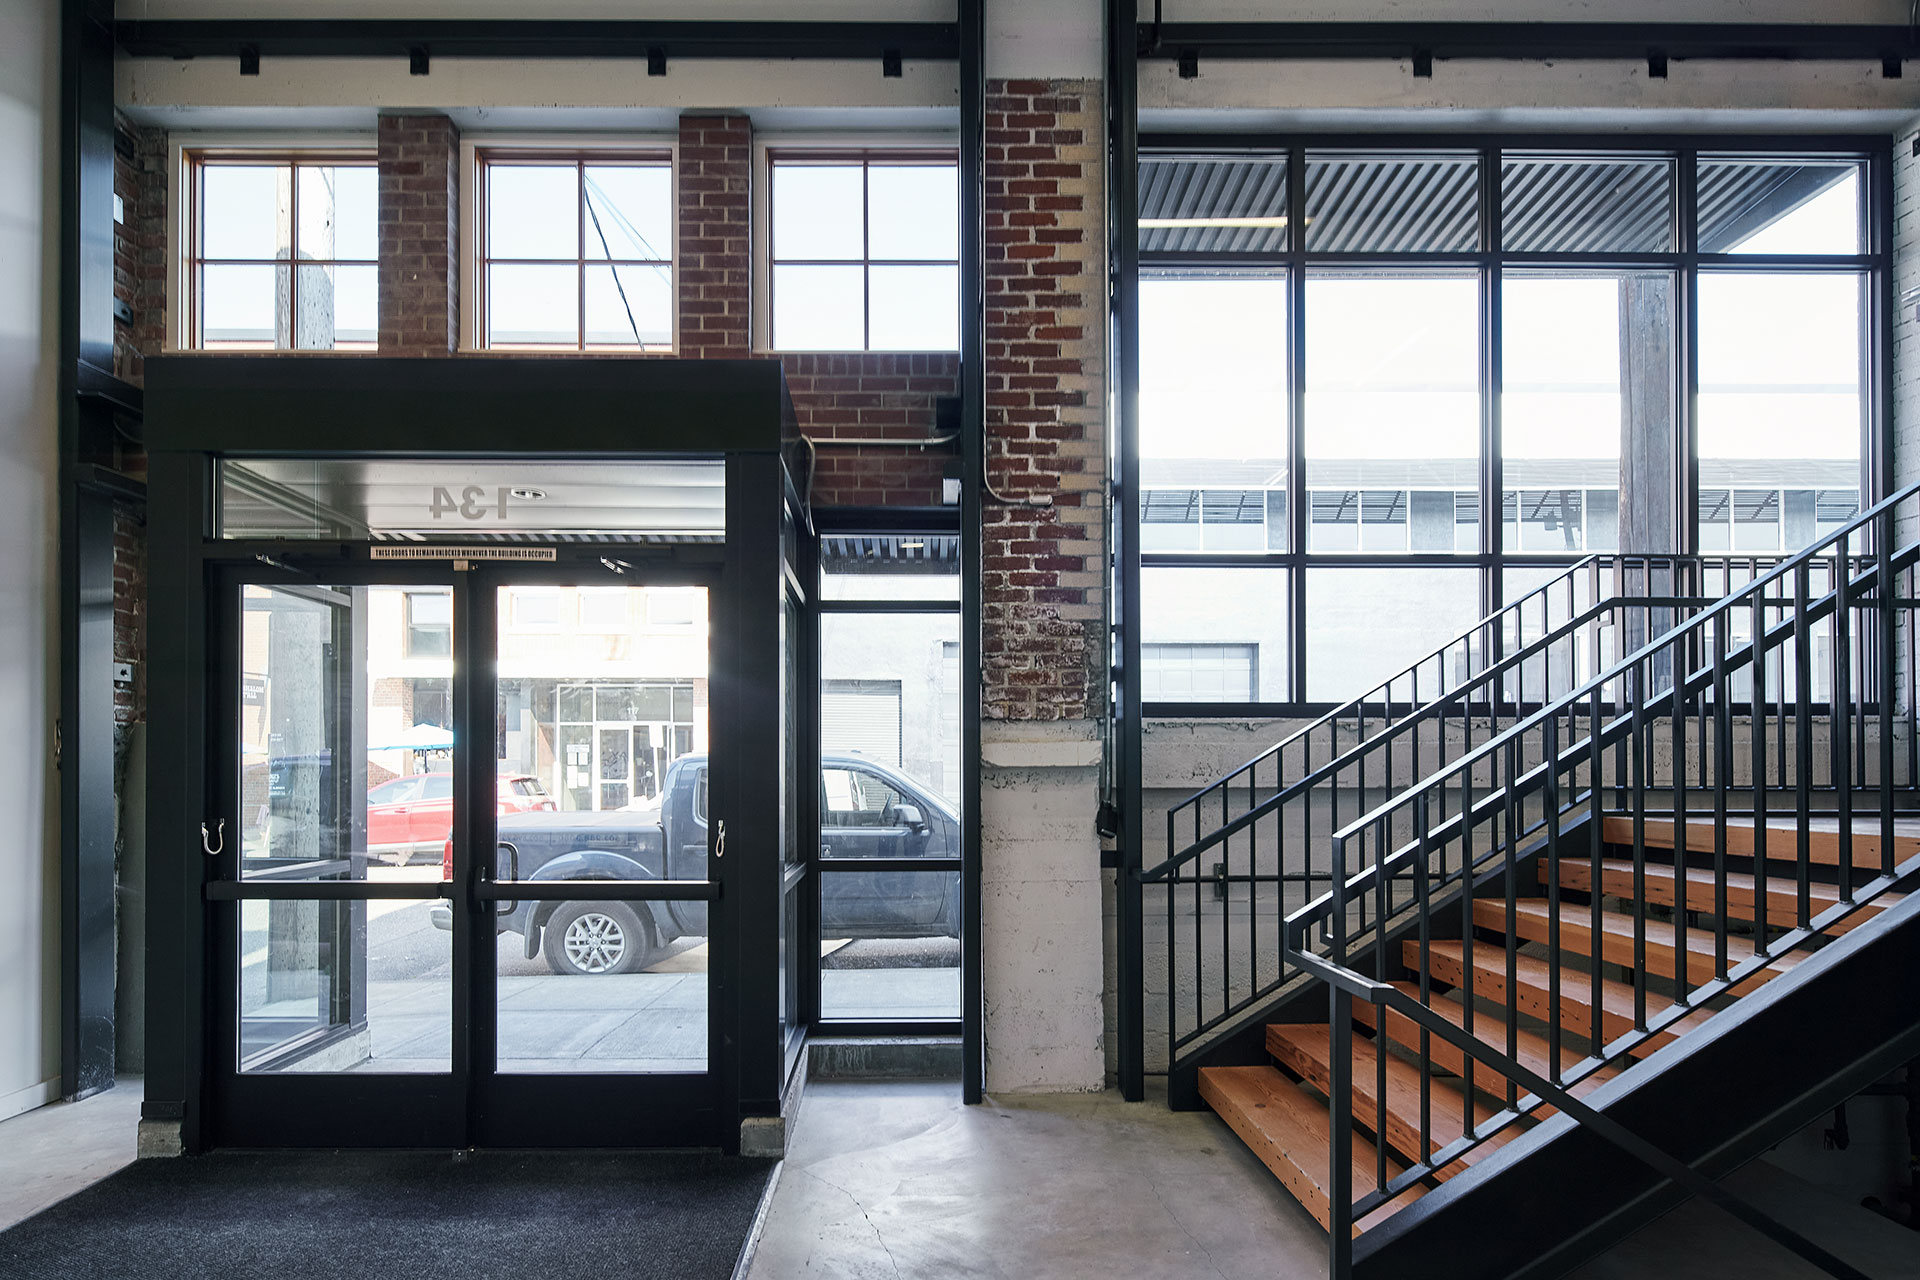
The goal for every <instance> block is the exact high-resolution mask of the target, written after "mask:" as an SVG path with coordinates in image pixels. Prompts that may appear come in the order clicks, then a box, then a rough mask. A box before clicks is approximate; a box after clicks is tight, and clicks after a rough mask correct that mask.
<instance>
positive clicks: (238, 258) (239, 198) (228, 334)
mask: <svg viewBox="0 0 1920 1280" xmlns="http://www.w3.org/2000/svg"><path fill="white" fill-rule="evenodd" d="M187 161H188V165H189V169H188V173H189V180H190V184H191V185H190V191H191V198H190V203H189V210H190V214H189V237H188V250H187V253H186V267H187V289H186V294H187V298H188V307H187V312H186V317H185V323H184V324H183V325H182V326H181V329H180V333H181V345H182V346H186V347H194V348H198V349H201V350H207V351H371V350H373V349H374V346H375V343H376V340H377V338H378V336H379V332H378V331H379V293H380V288H379V267H378V265H377V262H378V258H379V253H380V250H379V212H378V207H379V201H378V189H379V177H378V175H377V173H376V172H375V169H374V165H373V161H372V160H371V159H370V158H366V159H363V158H356V157H345V156H319V155H315V156H311V157H308V156H276V157H266V156H257V155H255V156H239V155H233V156H225V155H206V154H194V153H189V154H188V157H187Z"/></svg>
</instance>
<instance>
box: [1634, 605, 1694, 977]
mask: <svg viewBox="0 0 1920 1280" xmlns="http://www.w3.org/2000/svg"><path fill="white" fill-rule="evenodd" d="M1693 640H1694V636H1693V633H1692V632H1691V631H1685V630H1676V631H1675V632H1674V634H1673V646H1672V654H1673V658H1672V661H1673V672H1672V679H1673V694H1672V697H1673V955H1674V979H1675V981H1674V987H1675V990H1676V991H1677V992H1678V993H1679V1003H1681V1004H1686V1003H1687V1002H1688V1001H1689V1000H1690V999H1691V992H1690V991H1689V990H1688V983H1687V846H1688V845H1689V844H1690V843H1692V834H1693V833H1692V832H1691V831H1690V830H1689V829H1688V827H1687V711H1688V708H1687V673H1688V672H1689V671H1690V670H1691V669H1692V664H1691V663H1690V662H1689V661H1688V654H1687V649H1688V648H1689V646H1690V645H1691V644H1692V643H1693ZM1636 914H1637V915H1639V916H1640V918H1641V921H1642V924H1641V928H1640V932H1641V933H1642V934H1645V932H1646V925H1645V923H1644V922H1645V920H1646V915H1647V905H1646V900H1645V899H1644V898H1643V899H1642V900H1641V902H1640V904H1639V906H1638V908H1637V910H1636ZM1644 958H1645V957H1644V956H1642V957H1641V959H1644Z"/></svg>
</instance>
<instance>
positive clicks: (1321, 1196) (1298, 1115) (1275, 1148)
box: [1200, 1066, 1425, 1235]
mask: <svg viewBox="0 0 1920 1280" xmlns="http://www.w3.org/2000/svg"><path fill="white" fill-rule="evenodd" d="M1200 1096H1201V1097H1202V1098H1204V1099H1205V1100H1206V1102H1207V1105H1208V1106H1210V1107H1212V1108H1213V1109H1214V1111H1215V1112H1216V1113H1217V1114H1218V1115H1219V1116H1220V1118H1221V1119H1222V1120H1224V1121H1226V1122H1227V1126H1228V1127H1229V1128H1231V1129H1232V1130H1233V1131H1234V1133H1236V1134H1237V1135H1239V1137H1240V1140H1241V1141H1242V1142H1244V1143H1246V1144H1247V1147H1248V1148H1249V1149H1250V1150H1251V1151H1252V1152H1253V1154H1254V1155H1255V1156H1257V1157H1258V1158H1259V1160H1260V1163H1262V1164H1264V1165H1266V1166H1267V1168H1269V1169H1271V1170H1272V1171H1273V1174H1274V1176H1275V1177H1277V1178H1279V1179H1280V1182H1281V1185H1283V1186H1285V1187H1286V1189H1287V1191H1288V1193H1289V1194H1290V1195H1292V1196H1293V1198H1294V1199H1295V1200H1298V1201H1299V1202H1300V1203H1301V1204H1302V1205H1303V1206H1305V1208H1306V1210H1307V1212H1309V1213H1311V1214H1312V1215H1313V1216H1314V1217H1315V1218H1317V1219H1319V1222H1320V1225H1321V1226H1322V1227H1327V1226H1329V1224H1330V1223H1331V1222H1332V1218H1333V1215H1332V1212H1331V1210H1330V1206H1329V1202H1328V1196H1327V1181H1328V1171H1329V1170H1330V1169H1331V1168H1332V1160H1331V1155H1330V1152H1331V1148H1332V1145H1333V1144H1332V1139H1331V1136H1330V1134H1329V1130H1330V1128H1331V1126H1330V1125H1329V1123H1328V1113H1327V1104H1326V1101H1325V1100H1324V1099H1322V1098H1316V1097H1314V1096H1313V1095H1312V1094H1310V1093H1308V1092H1307V1091H1306V1090H1305V1089H1303V1088H1301V1087H1300V1086H1299V1085H1297V1084H1295V1083H1294V1082H1293V1081H1291V1080H1289V1079H1287V1077H1286V1076H1284V1075H1283V1074H1281V1073H1280V1071H1279V1070H1278V1069H1276V1068H1274V1067H1267V1066H1259V1067H1202V1068H1201V1069H1200ZM1377 1161H1378V1156H1377V1154H1376V1152H1375V1149H1374V1145H1373V1144H1372V1143H1371V1142H1369V1141H1367V1138H1366V1136H1365V1135H1364V1134H1360V1133H1355V1134H1354V1135H1353V1190H1354V1195H1355V1196H1356V1197H1358V1196H1363V1195H1367V1194H1369V1193H1371V1192H1372V1191H1373V1190H1374V1189H1375V1183H1374V1171H1375V1165H1376V1163H1377ZM1387 1171H1388V1172H1387V1176H1388V1177H1389V1178H1393V1177H1398V1176H1399V1175H1400V1174H1402V1173H1404V1172H1406V1166H1405V1165H1403V1164H1400V1163H1399V1162H1398V1161H1396V1160H1394V1159H1392V1158H1391V1157H1389V1158H1388V1160H1387ZM1423 1194H1425V1188H1423V1187H1417V1186H1416V1187H1409V1188H1408V1189H1407V1190H1406V1191H1403V1192H1402V1193H1401V1194H1400V1195H1398V1196H1396V1197H1394V1199H1393V1200H1392V1201H1390V1202H1389V1203H1387V1204H1383V1205H1381V1206H1380V1207H1379V1208H1378V1209H1375V1210H1374V1211H1373V1212H1372V1213H1371V1214H1369V1215H1367V1217H1365V1218H1364V1219H1362V1220H1361V1221H1360V1222H1358V1223H1356V1224H1355V1226H1354V1234H1356V1235H1358V1234H1359V1233H1360V1232H1361V1231H1363V1230H1365V1229H1366V1228H1368V1227H1371V1226H1375V1225H1377V1224H1378V1223H1380V1222H1381V1221H1383V1220H1385V1219H1386V1218H1387V1217H1388V1216H1390V1215H1391V1214H1392V1213H1393V1212H1394V1211H1395V1210H1397V1209H1400V1208H1401V1207H1403V1206H1405V1205H1408V1204H1411V1203H1413V1202H1414V1201H1415V1200H1417V1199H1419V1198H1420V1196H1422V1195H1423Z"/></svg>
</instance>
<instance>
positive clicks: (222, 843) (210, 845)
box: [200, 818, 227, 858]
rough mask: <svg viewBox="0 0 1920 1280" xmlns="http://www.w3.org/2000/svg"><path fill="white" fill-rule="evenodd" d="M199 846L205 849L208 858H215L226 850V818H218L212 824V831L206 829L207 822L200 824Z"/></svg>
mask: <svg viewBox="0 0 1920 1280" xmlns="http://www.w3.org/2000/svg"><path fill="white" fill-rule="evenodd" d="M200 847H201V848H202V849H204V850H206V854H207V856H208V857H209V858H217V857H219V856H220V855H221V854H223V853H225V852H226V851H227V820H226V819H225V818H222V819H220V820H219V821H218V822H216V823H215V824H214V827H213V831H212V832H211V833H209V832H208V831H207V824H206V823H204V822H203V823H201V824H200Z"/></svg>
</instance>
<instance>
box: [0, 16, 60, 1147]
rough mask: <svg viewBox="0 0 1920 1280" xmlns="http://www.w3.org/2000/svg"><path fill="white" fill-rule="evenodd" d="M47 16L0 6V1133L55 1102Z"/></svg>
mask: <svg viewBox="0 0 1920 1280" xmlns="http://www.w3.org/2000/svg"><path fill="white" fill-rule="evenodd" d="M57 10H58V6H56V5H51V4H45V3H41V2H40V0H0V173H4V174H5V175H6V180H5V181H4V182H0V548H4V549H5V555H4V556H0V724H4V725H5V726H6V728H7V735H8V738H7V740H8V743H9V746H10V748H11V749H10V750H9V751H8V752H7V766H6V768H4V769H0V1119H4V1118H5V1117H7V1116H9V1115H12V1114H14V1113H15V1112H18V1111H24V1110H26V1109H28V1108H30V1107H35V1106H38V1105H40V1104H41V1103H43V1102H46V1101H48V1100H50V1099H51V1098H52V1097H53V1096H54V1094H55V1093H56V1092H57V1091H58V1088H59V1072H60V1063H59V1039H60V1037H59V1011H60V958H59V876H58V846H57V842H56V840H55V838H54V835H55V830H56V827H55V823H56V820H57V818H56V815H57V808H56V801H55V795H56V792H55V786H56V778H55V774H54V772H53V768H52V753H51V745H52V723H53V715H54V708H55V704H56V695H55V688H56V682H57V679H58V672H57V665H56V664H57V660H58V659H57V641H56V634H57V633H56V628H57V621H56V620H57V617H58V611H57V608H56V604H55V595H54V591H53V582H54V578H55V564H56V553H55V547H56V541H55V538H56V516H57V512H56V505H55V488H54V479H55V474H56V465H55V456H56V454H55V444H54V441H55V426H54V423H55V412H54V366H55V360H54V355H55V351H56V349H57V337H56V335H57V333H58V323H59V289H58V281H59V274H60V273H59V252H58V243H59V242H58V238H57V237H56V236H54V235H53V234H51V231H52V228H53V227H54V226H55V225H56V224H57V220H58V216H59V214H58V211H59V198H60V197H59V161H58V156H59V147H58V142H59V125H58V117H57V103H58V94H59V82H60V77H59V61H58V27H57V25H56V14H57Z"/></svg>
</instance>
